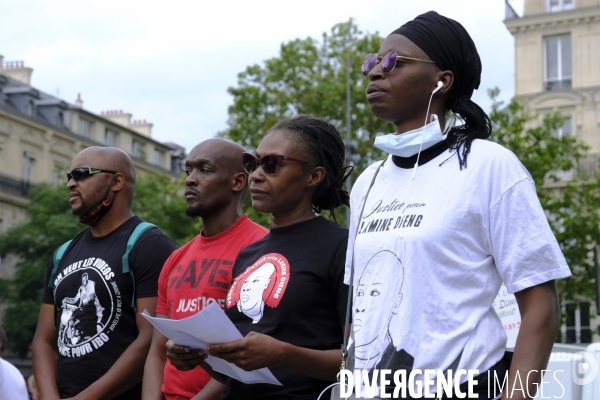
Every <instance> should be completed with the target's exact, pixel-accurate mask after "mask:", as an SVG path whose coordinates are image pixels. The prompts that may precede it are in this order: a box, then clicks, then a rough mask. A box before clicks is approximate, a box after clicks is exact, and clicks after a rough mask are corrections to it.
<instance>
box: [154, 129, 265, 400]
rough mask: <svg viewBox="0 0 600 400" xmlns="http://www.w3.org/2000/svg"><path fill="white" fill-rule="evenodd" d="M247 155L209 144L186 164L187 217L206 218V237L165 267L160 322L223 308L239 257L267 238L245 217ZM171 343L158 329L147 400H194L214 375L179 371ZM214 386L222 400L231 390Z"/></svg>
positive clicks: (199, 370) (160, 286)
mask: <svg viewBox="0 0 600 400" xmlns="http://www.w3.org/2000/svg"><path fill="white" fill-rule="evenodd" d="M244 151H245V149H244V148H243V147H242V146H240V145H238V144H236V143H233V142H230V141H227V140H224V139H209V140H206V141H204V142H202V143H200V144H199V145H197V146H196V147H194V148H193V149H192V151H191V152H190V154H189V156H188V158H187V160H186V161H185V171H186V174H187V176H188V177H187V179H186V181H185V185H186V190H185V198H186V202H187V208H186V210H185V212H186V214H187V215H188V216H190V217H200V218H201V219H202V232H200V234H199V235H198V236H196V237H195V238H194V239H192V240H191V241H190V242H189V243H187V244H186V245H184V246H183V247H181V248H180V249H178V250H176V251H175V252H174V253H173V254H171V256H170V257H169V258H168V259H167V261H166V262H165V265H164V267H163V269H162V272H161V274H160V277H159V279H158V306H157V307H156V315H157V316H158V317H162V318H170V319H182V318H186V317H189V316H192V315H194V314H196V313H197V312H199V311H201V310H202V309H203V308H204V307H206V306H208V305H209V304H211V303H214V302H216V303H218V304H219V305H220V306H221V308H223V306H224V303H225V296H226V295H227V291H228V290H229V285H230V284H231V268H232V266H233V262H234V261H235V258H236V257H237V254H238V252H239V251H240V250H241V249H243V248H244V247H246V246H247V245H249V244H250V243H253V242H255V241H257V240H260V239H262V238H263V236H265V235H266V234H267V232H268V230H267V229H265V228H263V227H262V226H260V225H257V224H255V223H254V222H252V221H250V220H249V219H248V216H246V215H242V212H241V209H242V200H243V198H244V195H245V194H246V191H247V187H248V186H247V181H248V176H247V174H246V173H245V172H244V167H243V165H242V153H243V152H244ZM166 343H167V338H166V337H165V336H164V335H162V334H161V333H160V332H159V331H158V330H156V329H155V330H154V334H153V337H152V345H151V347H150V352H149V354H148V358H147V360H146V366H145V368H144V379H143V398H144V399H163V398H165V399H166V400H183V399H186V400H188V399H190V398H192V397H193V396H195V395H196V394H197V393H198V392H200V390H202V389H203V388H204V387H205V386H206V384H207V383H208V381H209V380H210V376H209V375H208V374H207V373H206V372H204V370H203V369H202V368H200V367H196V368H194V369H192V370H190V371H178V370H177V369H176V368H175V367H174V366H173V365H172V364H171V363H170V361H168V360H167V357H166V351H167V350H166ZM213 382H214V384H213V383H211V390H214V396H215V397H216V398H218V397H219V396H218V395H219V393H221V392H222V391H223V390H225V386H224V385H222V384H220V383H218V382H216V381H213ZM163 396H164V397H163Z"/></svg>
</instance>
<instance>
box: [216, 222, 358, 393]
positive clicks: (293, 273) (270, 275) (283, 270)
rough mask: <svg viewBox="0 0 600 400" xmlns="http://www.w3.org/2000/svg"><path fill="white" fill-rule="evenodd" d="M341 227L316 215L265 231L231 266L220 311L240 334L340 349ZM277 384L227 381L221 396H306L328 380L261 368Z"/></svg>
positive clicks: (344, 234) (344, 292)
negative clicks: (231, 272)
mask: <svg viewBox="0 0 600 400" xmlns="http://www.w3.org/2000/svg"><path fill="white" fill-rule="evenodd" d="M347 242H348V230H347V229H346V228H344V227H342V226H340V225H338V224H336V223H334V222H331V221H328V220H326V219H325V218H323V217H317V218H313V219H310V220H308V221H303V222H300V223H297V224H294V225H291V226H286V227H283V228H276V229H271V231H270V232H269V233H268V234H267V235H266V236H265V237H264V238H263V239H261V240H259V241H257V242H255V243H253V244H251V245H249V246H248V247H246V248H244V249H243V250H241V251H240V253H239V254H238V257H237V259H236V261H235V264H234V266H233V277H234V281H233V284H232V286H231V288H230V290H229V293H228V294H227V298H226V314H227V316H228V317H229V318H230V319H231V321H232V322H233V323H234V324H235V326H236V327H237V328H238V329H239V330H240V332H241V333H242V335H243V336H246V335H247V334H248V333H249V332H251V331H254V332H258V333H263V334H266V335H269V336H271V337H273V338H275V339H278V340H280V341H282V342H286V343H290V344H292V345H294V346H299V347H304V348H310V349H316V350H332V349H337V350H339V349H341V346H342V339H343V331H342V326H343V325H344V320H345V316H346V302H347V298H348V286H346V285H344V283H343V269H344V260H345V257H346V246H347ZM269 369H270V370H271V372H272V373H273V374H274V375H275V377H276V378H277V379H278V380H279V381H280V382H281V383H282V384H283V386H277V385H269V384H261V383H258V384H252V385H246V384H243V383H241V382H239V381H237V380H235V379H232V378H228V381H227V391H226V392H225V393H224V394H223V397H222V398H224V399H228V400H229V399H261V400H264V399H277V400H282V399H307V400H308V399H310V400H314V399H316V398H317V397H318V396H319V393H321V391H322V390H323V389H325V388H326V387H327V386H328V385H330V384H331V383H332V382H327V381H323V380H319V379H314V378H311V377H308V376H304V375H301V374H298V373H296V372H293V371H291V370H288V369H285V368H276V367H271V368H269Z"/></svg>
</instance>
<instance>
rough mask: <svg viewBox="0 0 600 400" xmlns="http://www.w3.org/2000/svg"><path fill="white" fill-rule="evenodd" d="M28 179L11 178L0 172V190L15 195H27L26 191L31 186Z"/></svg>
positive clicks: (27, 191)
mask: <svg viewBox="0 0 600 400" xmlns="http://www.w3.org/2000/svg"><path fill="white" fill-rule="evenodd" d="M33 186H34V185H32V184H31V183H30V182H29V181H24V180H22V179H15V178H11V177H9V176H6V175H2V174H0V192H2V193H8V194H12V195H15V196H21V197H27V193H29V190H30V189H31V188H32V187H33Z"/></svg>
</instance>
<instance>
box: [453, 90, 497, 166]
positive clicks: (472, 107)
mask: <svg viewBox="0 0 600 400" xmlns="http://www.w3.org/2000/svg"><path fill="white" fill-rule="evenodd" d="M446 108H449V109H450V110H451V111H452V112H453V113H454V114H458V116H459V117H460V119H462V120H463V122H464V124H462V125H458V126H455V127H454V128H452V129H451V130H450V132H449V133H448V138H447V139H446V143H448V147H449V148H450V149H453V150H456V154H457V155H458V164H459V165H460V169H461V170H462V169H463V167H465V168H467V156H468V155H469V152H470V151H471V143H473V140H475V139H488V138H489V137H490V135H491V134H492V123H491V122H490V118H489V117H488V115H487V114H486V113H485V111H483V110H482V109H481V107H479V106H478V105H477V104H476V103H475V102H473V100H471V99H470V98H469V97H467V96H466V95H465V94H463V93H456V94H455V93H452V94H450V97H449V99H448V101H447V104H446ZM461 147H462V149H461Z"/></svg>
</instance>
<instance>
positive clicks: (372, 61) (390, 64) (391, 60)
mask: <svg viewBox="0 0 600 400" xmlns="http://www.w3.org/2000/svg"><path fill="white" fill-rule="evenodd" d="M400 60H411V61H423V62H428V63H433V64H435V62H434V61H430V60H421V59H420V58H412V57H406V56H399V55H398V53H396V52H395V51H390V52H389V53H386V55H384V56H383V57H381V56H378V55H375V54H369V55H368V56H367V57H365V61H363V63H362V67H361V69H360V72H362V74H363V75H364V76H367V75H369V72H371V71H372V70H373V68H375V66H376V65H377V64H379V63H381V70H382V71H383V72H385V73H388V72H391V71H392V70H393V69H394V68H395V67H396V64H397V63H398V61H400Z"/></svg>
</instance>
